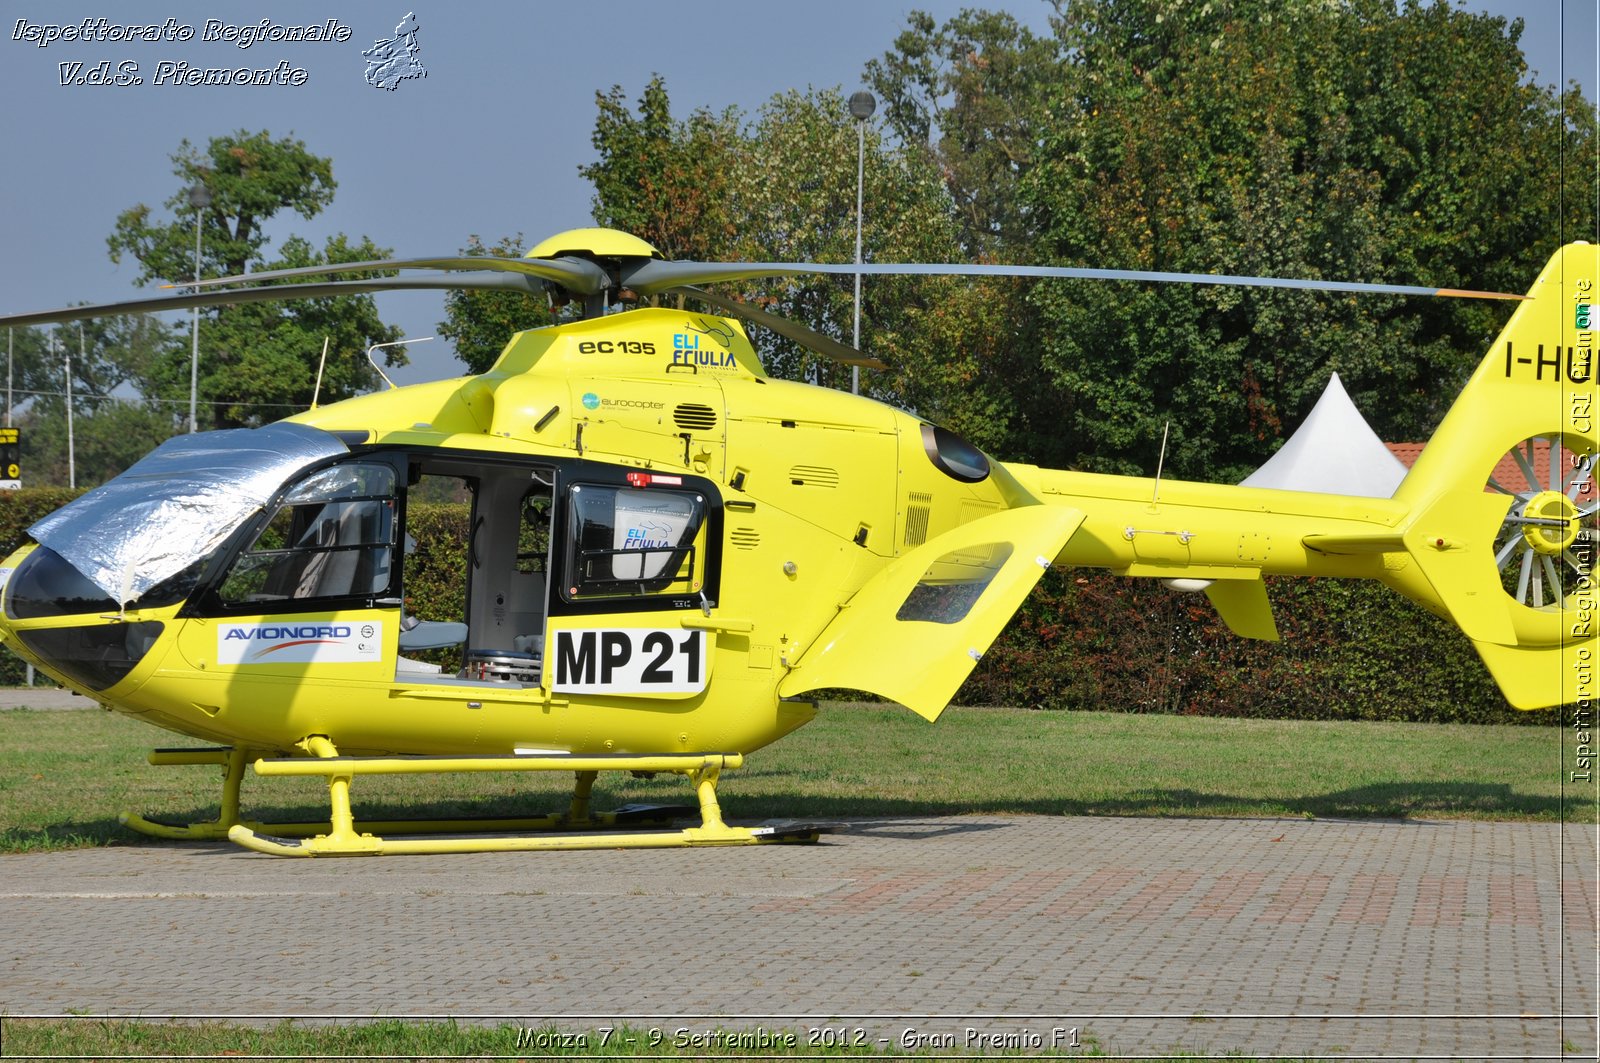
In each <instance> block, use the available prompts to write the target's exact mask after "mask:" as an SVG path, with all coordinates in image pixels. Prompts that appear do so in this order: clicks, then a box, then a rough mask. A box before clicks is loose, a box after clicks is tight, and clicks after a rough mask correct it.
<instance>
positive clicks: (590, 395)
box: [583, 391, 600, 410]
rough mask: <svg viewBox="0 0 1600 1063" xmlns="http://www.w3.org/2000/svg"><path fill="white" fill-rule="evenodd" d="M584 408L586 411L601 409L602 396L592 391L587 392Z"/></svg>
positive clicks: (584, 398) (584, 397)
mask: <svg viewBox="0 0 1600 1063" xmlns="http://www.w3.org/2000/svg"><path fill="white" fill-rule="evenodd" d="M583 408H584V409H586V410H598V409H599V408H600V396H599V395H596V394H595V393H594V392H592V391H590V392H586V393H585V394H584V396H583Z"/></svg>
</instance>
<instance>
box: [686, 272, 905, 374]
mask: <svg viewBox="0 0 1600 1063" xmlns="http://www.w3.org/2000/svg"><path fill="white" fill-rule="evenodd" d="M660 294H662V295H683V296H687V297H688V298H690V299H698V300H700V301H701V302H703V303H710V304H711V305H712V306H714V307H716V308H717V309H718V310H723V311H726V312H727V313H730V314H732V315H734V316H735V317H742V318H744V319H745V320H746V321H754V322H755V323H756V324H758V325H761V326H762V327H764V328H768V329H771V330H772V331H773V332H776V333H777V334H778V335H780V336H782V337H783V338H784V339H789V340H793V341H794V342H796V343H798V344H800V346H802V347H805V348H808V349H809V350H813V351H815V352H816V353H818V354H820V355H822V356H823V357H824V358H831V359H832V360H834V361H835V362H843V363H844V364H845V365H860V366H865V367H866V368H868V369H887V368H889V367H888V366H887V365H885V364H884V363H882V362H880V361H878V360H877V359H876V358H872V357H870V356H868V355H865V354H862V353H861V352H860V351H858V350H856V349H855V348H854V347H848V346H846V345H845V344H843V343H840V342H839V341H838V340H836V339H834V338H833V337H832V336H824V335H823V334H822V333H820V332H817V331H815V330H814V329H808V328H806V327H805V326H804V325H797V324H795V323H794V322H793V321H790V320H789V319H788V318H784V317H779V316H778V315H776V314H769V313H767V312H766V311H765V310H757V309H756V308H755V307H753V306H751V305H750V304H749V303H740V302H735V301H734V300H732V299H727V298H724V297H723V296H720V295H713V294H711V293H710V292H708V291H705V290H704V289H701V288H691V287H688V286H687V285H683V286H680V287H676V288H667V289H665V290H663V291H662V292H661V293H660Z"/></svg>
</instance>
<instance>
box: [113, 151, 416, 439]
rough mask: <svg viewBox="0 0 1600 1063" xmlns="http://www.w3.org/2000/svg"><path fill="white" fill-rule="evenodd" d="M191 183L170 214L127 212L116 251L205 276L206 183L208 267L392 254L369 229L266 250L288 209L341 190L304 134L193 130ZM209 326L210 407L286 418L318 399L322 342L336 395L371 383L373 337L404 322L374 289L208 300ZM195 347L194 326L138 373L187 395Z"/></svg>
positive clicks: (161, 270)
mask: <svg viewBox="0 0 1600 1063" xmlns="http://www.w3.org/2000/svg"><path fill="white" fill-rule="evenodd" d="M172 161H173V174H174V176H175V177H177V178H178V179H179V181H180V183H181V187H180V190H179V191H178V192H177V193H175V194H174V195H173V196H172V197H171V198H169V199H168V200H167V201H166V206H167V207H168V209H169V210H171V211H172V213H173V216H172V217H171V218H170V219H169V220H164V221H162V220H157V219H155V218H154V217H153V213H152V211H151V209H150V208H149V207H148V206H145V205H144V204H140V205H138V206H135V207H131V208H129V209H128V210H126V211H123V213H122V214H121V215H120V216H119V217H118V219H117V225H116V228H115V230H114V231H113V232H112V234H111V236H110V237H109V238H108V239H107V245H108V247H109V248H110V253H111V258H112V260H113V261H120V260H121V258H122V256H123V255H132V256H133V257H134V258H136V259H137V260H138V262H139V264H140V266H141V272H140V274H139V278H138V281H139V283H141V284H147V283H149V282H151V281H156V280H165V281H169V282H174V283H181V282H183V281H186V280H192V279H193V277H194V241H195V226H194V219H195V210H194V208H193V207H191V206H190V203H189V197H188V189H189V188H191V187H193V186H195V185H197V184H198V185H202V186H204V188H205V189H206V190H207V192H208V193H209V194H210V197H211V202H210V204H209V205H208V206H206V207H205V208H203V209H202V210H201V211H200V212H199V216H200V230H201V232H200V236H201V248H202V254H201V266H200V271H201V273H202V275H204V276H236V275H239V274H243V273H245V272H247V271H256V272H260V271H263V270H272V269H288V268H294V267H299V266H308V265H314V264H320V263H324V262H356V261H362V260H366V259H377V258H386V257H388V256H389V254H390V251H389V249H388V248H385V247H379V246H377V245H375V244H373V243H372V241H371V240H369V239H367V238H365V237H363V238H361V239H360V240H359V241H356V242H352V241H351V240H350V239H349V238H347V237H346V236H344V235H343V234H339V235H337V236H334V237H331V238H329V239H328V240H327V241H325V243H324V245H323V247H322V249H321V250H318V249H316V248H315V247H314V246H313V245H312V244H311V243H310V242H309V241H307V240H305V239H303V238H300V237H290V238H289V239H287V240H285V241H284V244H283V246H282V248H281V249H280V250H279V252H278V255H277V257H276V258H274V259H271V260H268V258H267V255H266V249H267V244H268V242H269V239H268V237H267V235H266V233H265V225H266V224H267V222H268V221H269V220H271V219H272V218H274V217H275V216H276V215H278V214H279V213H281V212H282V211H284V210H291V211H293V212H295V213H297V214H299V215H300V216H301V217H303V218H307V219H310V218H312V217H315V216H316V215H317V214H318V213H320V212H321V210H322V208H323V207H325V206H327V205H328V204H329V203H330V202H331V201H332V199H333V193H334V189H335V187H336V186H335V183H334V180H333V165H332V162H331V160H329V159H327V158H324V157H321V156H317V155H313V154H311V153H310V152H309V151H307V150H306V147H305V145H304V144H303V143H302V142H301V141H298V140H293V139H291V138H282V139H277V140H274V139H272V137H271V136H270V134H268V133H266V132H261V133H253V134H252V133H248V132H245V131H243V130H241V131H239V132H237V133H234V134H231V135H228V136H222V137H214V138H212V140H211V141H210V142H209V143H208V145H207V147H206V149H205V150H204V151H200V150H198V149H196V148H195V147H193V146H192V145H190V144H189V142H188V141H184V142H183V143H182V145H181V146H180V149H179V151H178V153H177V154H176V155H174V156H172ZM202 315H203V317H204V319H205V320H203V321H202V322H201V327H200V379H199V393H200V402H201V410H200V419H201V423H202V424H203V425H204V424H207V423H208V422H209V423H210V424H211V425H212V426H215V427H238V426H246V425H255V424H261V423H264V422H267V421H273V420H277V419H279V418H280V417H284V416H287V415H288V414H291V413H293V412H295V411H297V410H301V409H304V408H306V406H308V405H309V404H310V402H311V401H312V393H313V390H314V388H315V381H316V374H317V366H318V361H319V359H320V358H321V354H322V349H323V342H324V340H325V339H326V340H327V341H328V349H329V354H328V361H327V366H326V368H325V371H324V374H323V379H322V390H321V393H320V396H319V398H320V401H323V402H332V401H336V400H338V399H341V398H346V397H348V396H350V395H353V394H357V393H359V392H361V391H364V390H369V389H370V388H372V387H373V386H375V384H376V382H377V376H376V374H375V373H374V372H373V370H372V369H371V367H370V365H369V364H368V362H367V359H366V355H365V351H366V349H367V348H368V347H369V346H371V345H373V344H378V343H392V342H394V341H396V340H398V339H399V338H400V332H399V331H398V330H397V329H395V328H392V327H390V326H387V325H385V324H383V322H382V320H381V319H380V318H379V317H378V313H377V308H376V306H375V304H374V303H373V300H372V297H371V296H367V295H349V296H338V297H330V298H323V299H306V300H296V301H293V302H286V303H248V304H241V305H235V306H224V307H215V308H212V309H210V310H206V311H202ZM191 356H192V352H191V349H190V339H189V336H188V334H187V330H179V332H176V333H175V334H174V337H173V340H172V342H171V343H170V344H169V345H168V346H167V347H166V349H164V350H163V351H162V352H161V353H160V354H159V355H158V356H156V357H155V358H154V359H153V360H152V362H151V364H150V366H149V370H148V374H147V375H146V376H145V377H144V378H143V379H142V380H141V381H140V382H139V383H140V386H141V388H142V390H143V391H144V392H145V393H146V394H147V395H148V396H150V397H151V398H154V399H158V400H160V401H163V402H170V403H174V404H176V403H179V402H185V403H186V401H187V396H188V394H189V371H190V361H191ZM384 360H385V362H386V363H387V364H389V365H400V364H404V362H405V354H404V348H396V347H391V348H388V349H387V350H386V351H385V352H384Z"/></svg>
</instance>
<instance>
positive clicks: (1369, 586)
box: [0, 489, 1550, 723]
mask: <svg viewBox="0 0 1600 1063" xmlns="http://www.w3.org/2000/svg"><path fill="white" fill-rule="evenodd" d="M75 494H76V493H75V492H71V491H66V490H59V489H30V490H22V491H8V492H3V493H0V550H3V551H4V552H5V553H9V552H10V551H11V550H12V549H14V548H15V547H16V546H17V545H19V544H21V543H22V542H24V541H25V538H26V530H27V528H28V527H29V526H30V525H31V524H32V523H33V522H34V521H36V520H38V519H39V518H40V517H41V516H43V515H44V514H46V513H48V512H50V511H51V510H53V509H55V508H57V507H58V506H60V505H62V504H64V503H65V502H66V501H68V500H69V499H71V498H73V497H75ZM408 520H409V522H410V528H409V530H410V532H411V534H412V536H413V537H414V538H415V539H416V540H417V542H418V543H419V547H418V549H417V550H416V551H415V552H414V553H412V554H411V555H410V556H409V557H408V558H407V560H406V572H407V576H406V588H405V592H406V597H407V599H408V600H409V607H410V610H411V611H412V612H413V613H414V614H415V615H418V616H423V617H427V618H429V619H435V620H438V619H448V618H453V617H460V616H461V615H462V612H463V595H464V593H465V582H464V573H465V572H466V550H467V531H468V527H467V525H468V510H467V507H466V506H464V505H460V504H412V505H411V506H410V507H409V511H408ZM1267 582H1268V593H1269V596H1270V598H1271V600H1272V603H1273V612H1274V614H1275V615H1276V617H1277V622H1278V630H1279V633H1280V634H1281V635H1282V641H1281V642H1278V643H1265V642H1256V641H1251V640H1247V639H1241V638H1238V637H1237V636H1235V635H1233V634H1232V633H1231V632H1229V631H1228V630H1227V628H1226V626H1224V625H1223V623H1222V621H1221V620H1220V619H1219V618H1218V617H1217V614H1216V611H1215V610H1214V609H1213V608H1212V607H1211V603H1210V602H1209V601H1207V600H1206V598H1205V596H1204V595H1202V594H1181V593H1177V592H1174V591H1170V590H1167V589H1166V588H1165V587H1162V586H1160V585H1159V584H1157V583H1155V582H1153V581H1150V580H1128V579H1120V578H1118V577H1116V576H1112V575H1110V574H1108V573H1105V572H1100V571H1095V570H1089V569H1068V570H1061V569H1051V570H1049V571H1048V572H1047V573H1046V574H1045V576H1044V579H1043V580H1042V581H1041V583H1040V586H1039V588H1038V589H1037V590H1036V591H1035V592H1034V593H1033V595H1032V596H1030V598H1029V599H1028V601H1027V602H1026V603H1025V604H1024V605H1023V608H1022V609H1021V611H1020V612H1019V613H1018V614H1017V617H1016V619H1015V620H1014V621H1013V622H1012V623H1011V625H1010V626H1009V627H1008V628H1007V629H1006V631H1005V632H1004V634H1002V635H1001V636H1000V638H999V639H998V640H997V641H996V642H995V644H994V646H992V647H991V648H990V650H989V652H988V653H987V654H986V655H985V656H984V659H983V661H982V662H981V663H980V664H979V665H978V667H977V669H976V670H975V671H974V672H973V674H972V676H971V678H970V679H969V680H968V681H967V683H966V685H965V686H963V687H962V689H961V691H960V693H959V694H958V695H957V698H956V701H957V703H958V704H963V705H1024V706H1034V707H1037V708H1041V709H1097V710H1109V711H1118V712H1164V713H1181V714H1187V715H1202V716H1236V717H1270V718H1278V719H1367V720H1423V721H1434V722H1453V723H1507V722H1520V723H1538V722H1543V721H1548V720H1549V719H1550V713H1548V712H1535V713H1524V712H1517V711H1516V710H1514V709H1512V708H1511V707H1510V706H1508V705H1507V704H1506V702H1505V699H1504V698H1502V697H1501V696H1500V693H1499V691H1498V690H1497V689H1496V688H1495V686H1494V683H1493V681H1492V680H1491V679H1490V678H1489V674H1488V672H1487V670H1486V669H1485V668H1484V667H1483V664H1482V663H1481V662H1480V661H1479V660H1478V657H1477V654H1476V653H1474V652H1473V650H1472V646H1471V644H1470V643H1469V642H1468V641H1467V639H1466V638H1465V637H1464V636H1462V635H1461V633H1460V632H1458V631H1457V630H1456V629H1455V628H1453V627H1451V626H1450V625H1449V624H1447V623H1445V622H1444V621H1442V620H1440V619H1438V618H1437V617H1435V616H1433V615H1431V614H1429V613H1427V612H1425V611H1424V610H1422V609H1420V608H1418V607H1417V606H1415V605H1413V604H1412V603H1410V602H1408V601H1407V600H1405V599H1404V598H1402V597H1400V596H1399V595H1397V594H1395V593H1393V592H1392V591H1390V590H1388V589H1387V588H1385V587H1383V586H1381V585H1379V584H1377V583H1373V582H1368V581H1347V580H1332V579H1287V578H1285V579H1269V580H1268V581H1267ZM0 656H3V658H4V659H3V660H0V683H20V682H21V681H22V662H21V661H20V660H18V659H17V658H16V657H15V656H14V655H12V654H11V653H10V652H9V651H7V652H6V653H5V654H3V655H0ZM424 656H428V657H429V659H430V660H433V661H435V663H439V664H442V665H444V666H445V667H447V668H452V669H453V668H455V667H459V660H458V657H457V656H454V655H452V653H451V652H442V653H436V654H433V655H424Z"/></svg>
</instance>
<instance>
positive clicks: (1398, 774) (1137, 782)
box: [0, 705, 1593, 852]
mask: <svg viewBox="0 0 1600 1063" xmlns="http://www.w3.org/2000/svg"><path fill="white" fill-rule="evenodd" d="M186 741H187V740H185V739H182V738H179V737H177V736H174V735H171V734H168V733H166V732H164V731H159V730H155V729H152V728H150V727H148V726H145V725H142V724H139V723H136V722H134V721H132V720H129V719H127V718H125V717H122V716H119V715H116V714H114V713H107V712H104V711H101V710H98V709H82V710H78V709H73V710H54V711H31V710H15V711H9V712H0V852H16V851H23V850H30V849H59V848H72V847H79V846H89V845H107V844H147V843H148V842H147V840H146V839H142V838H139V837H138V836H136V835H133V834H131V833H129V832H128V831H126V830H124V829H123V828H122V827H120V826H119V825H118V824H117V820H116V816H117V813H118V812H119V811H122V810H124V809H131V810H136V811H140V812H143V813H145V814H149V815H152V816H155V817H158V818H163V819H169V820H172V821H176V822H188V821H191V820H205V819H210V818H214V817H215V814H216V807H217V800H218V796H219V790H220V776H221V769H219V768H216V767H209V766H208V767H179V768H152V767H150V766H149V765H148V764H146V763H145V760H144V756H145V753H146V751H147V750H148V749H149V748H151V747H152V746H173V745H182V744H185V743H186ZM1562 741H1563V732H1562V731H1561V729H1560V728H1559V726H1557V725H1556V723H1555V721H1554V719H1552V724H1551V726H1542V727H1479V726H1467V725H1438V724H1404V723H1361V722H1337V723H1320V722H1305V721H1272V720H1220V719H1202V718H1194V717H1175V716H1137V715H1124V714H1117V713H1084V712H1035V711H1028V710H1012V709H961V708H953V709H950V710H948V711H947V712H946V713H945V715H944V716H943V718H942V719H941V720H940V721H939V722H938V723H936V724H928V723H926V722H925V721H923V720H922V719H921V718H920V717H917V716H914V715H913V714H911V713H909V712H906V711H905V710H903V709H898V708H886V707H882V706H863V705H832V706H827V707H824V709H823V711H822V713H821V714H820V716H819V717H818V719H817V720H816V721H815V722H813V723H812V724H810V725H809V726H807V727H805V728H803V729H802V730H800V731H799V732H798V733H796V734H794V735H791V736H790V737H788V738H786V739H784V740H782V741H780V742H778V743H777V744H776V745H774V746H771V747H769V748H767V749H764V750H761V751H759V752H757V753H755V754H753V755H752V756H751V757H750V758H749V759H748V760H747V761H746V767H745V768H744V769H742V770H740V771H736V772H730V773H728V774H727V775H725V776H724V777H723V782H722V785H721V789H720V793H721V795H722V799H723V807H724V811H725V813H726V814H727V815H728V816H729V817H730V818H733V819H766V818H772V817H804V818H817V819H835V818H846V817H872V816H895V815H906V816H910V815H960V814H963V813H1000V814H1028V815H1123V816H1285V815H1290V816H1302V815H1303V816H1316V817H1404V816H1414V817H1474V818H1483V819H1536V820H1554V819H1557V818H1559V817H1560V816H1561V811H1562V793H1561V781H1560V780H1561V767H1562V748H1561V743H1562ZM569 786H570V777H568V776H566V775H564V774H563V775H561V776H559V777H550V778H540V777H537V776H532V775H530V776H523V777H517V776H513V775H509V774H473V775H462V776H455V777H450V776H409V777H399V776H390V777H387V778H382V777H368V778H360V779H357V780H356V782H355V784H354V786H353V789H352V794H353V797H354V799H355V806H356V814H357V816H358V817H362V816H366V817H372V818H402V817H405V816H408V815H417V816H423V815H426V816H446V815H473V814H508V813H514V812H524V811H530V810H533V811H543V810H548V809H553V808H561V807H564V806H565V800H566V798H565V795H566V792H567V789H568V787H569ZM596 794H597V801H596V807H597V808H605V807H607V806H608V804H611V803H621V802H626V801H654V802H665V803H685V802H691V801H692V793H691V791H690V790H689V788H688V786H687V784H686V783H684V782H683V781H682V780H681V779H679V778H678V777H676V776H671V777H666V776H663V777H660V778H657V779H654V780H634V779H629V778H626V777H621V776H617V777H608V776H602V777H601V779H600V783H599V785H597V787H596ZM1569 802H1570V803H1569V807H1568V808H1567V815H1568V817H1569V818H1572V819H1575V820H1588V819H1589V818H1591V817H1592V815H1593V810H1592V808H1591V807H1590V805H1589V803H1588V802H1586V801H1585V798H1584V796H1583V795H1581V794H1576V793H1574V794H1570V795H1569ZM244 806H245V814H246V815H247V816H250V817H252V818H257V817H259V818H264V819H274V818H276V819H301V820H303V819H316V818H320V817H322V816H325V815H326V790H325V786H324V784H322V783H321V782H319V781H317V780H313V779H282V778H279V779H260V778H256V777H255V776H253V775H250V774H247V775H246V777H245V783H244Z"/></svg>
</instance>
